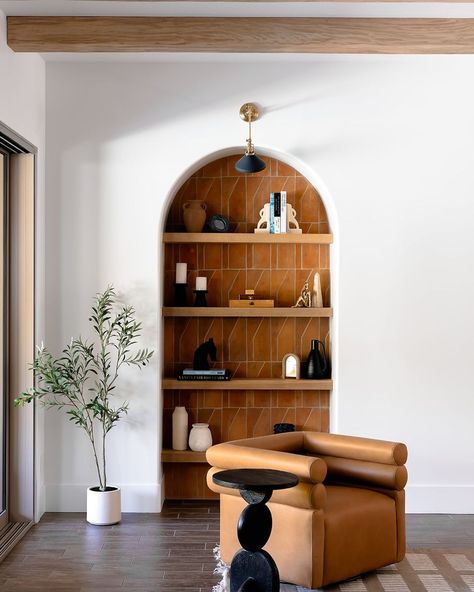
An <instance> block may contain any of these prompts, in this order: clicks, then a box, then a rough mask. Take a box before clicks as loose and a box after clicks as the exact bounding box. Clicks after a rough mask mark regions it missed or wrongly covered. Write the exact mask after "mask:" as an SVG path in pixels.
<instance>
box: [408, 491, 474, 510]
mask: <svg viewBox="0 0 474 592" xmlns="http://www.w3.org/2000/svg"><path fill="white" fill-rule="evenodd" d="M406 512H407V514H474V485H408V486H407V488H406Z"/></svg>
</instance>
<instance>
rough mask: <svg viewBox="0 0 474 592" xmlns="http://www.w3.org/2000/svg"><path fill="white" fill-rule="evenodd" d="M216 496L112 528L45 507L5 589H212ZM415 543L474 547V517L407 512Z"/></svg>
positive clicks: (14, 558)
mask: <svg viewBox="0 0 474 592" xmlns="http://www.w3.org/2000/svg"><path fill="white" fill-rule="evenodd" d="M218 528H219V507H218V504H217V503H216V502H174V503H167V504H166V505H165V507H164V510H163V512H162V513H161V514H124V515H123V520H122V523H121V524H119V525H117V526H112V527H98V526H91V525H88V524H86V522H85V520H84V515H83V514H46V515H45V516H44V517H43V518H42V520H41V522H40V523H39V524H37V525H36V526H34V527H33V529H32V530H31V531H30V532H29V533H28V534H27V535H26V537H25V538H24V539H23V541H22V542H20V543H19V545H18V546H17V547H16V548H15V550H14V551H13V552H12V553H11V554H10V555H9V557H8V558H7V559H6V560H5V561H4V562H3V563H2V564H0V590H2V591H10V590H11V591H15V592H18V591H21V592H28V591H29V590H31V591H38V590H44V591H49V590H51V591H59V590H60V591H62V592H69V591H71V592H72V591H74V592H99V591H100V592H109V591H110V592H112V591H117V589H120V590H127V591H130V592H135V591H136V592H157V591H160V592H161V591H162V592H168V591H169V592H171V591H173V592H181V591H184V592H211V590H212V586H213V585H214V584H216V583H217V578H216V577H215V576H213V575H212V571H213V569H214V566H215V561H214V558H213V555H212V549H213V547H214V546H215V544H216V543H217V542H218V539H219V531H218ZM407 538H408V544H409V547H410V548H411V549H419V548H424V549H426V548H449V549H457V548H459V549H461V548H462V549H466V548H474V516H451V515H411V516H408V517H407Z"/></svg>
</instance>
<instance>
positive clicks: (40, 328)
mask: <svg viewBox="0 0 474 592" xmlns="http://www.w3.org/2000/svg"><path fill="white" fill-rule="evenodd" d="M45 80H46V73H45V64H44V61H43V59H42V58H41V57H40V56H39V55H37V54H18V53H14V52H13V51H12V50H11V49H10V48H9V47H7V44H6V19H5V15H4V14H3V12H2V11H1V10H0V121H1V122H2V123H4V124H6V125H7V126H8V127H10V128H12V129H13V130H14V131H15V132H16V133H18V134H20V135H21V136H23V137H24V138H26V139H27V140H28V141H29V142H31V143H32V144H33V145H34V146H36V148H38V156H37V161H36V162H37V168H36V174H37V178H36V187H37V194H36V215H37V227H36V253H37V260H36V292H37V309H36V329H37V335H38V337H39V336H41V335H42V334H44V232H43V224H42V221H43V219H44V166H45V165H44V162H45V159H44V142H45V94H46V93H45ZM36 417H37V434H36V440H37V442H36V471H37V475H38V479H37V484H36V485H37V489H36V516H37V518H39V516H40V515H41V514H42V513H43V512H44V505H45V500H44V490H43V477H42V475H43V465H44V455H43V452H44V442H43V414H42V411H41V410H38V413H37V415H36Z"/></svg>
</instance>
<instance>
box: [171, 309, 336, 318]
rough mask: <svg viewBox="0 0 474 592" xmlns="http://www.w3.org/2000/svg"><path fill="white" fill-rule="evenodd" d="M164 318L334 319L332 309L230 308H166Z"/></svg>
mask: <svg viewBox="0 0 474 592" xmlns="http://www.w3.org/2000/svg"><path fill="white" fill-rule="evenodd" d="M163 316H164V317H283V318H284V317H332V308H230V307H228V306H223V307H220V306H203V307H201V306H182V307H180V306H165V307H163Z"/></svg>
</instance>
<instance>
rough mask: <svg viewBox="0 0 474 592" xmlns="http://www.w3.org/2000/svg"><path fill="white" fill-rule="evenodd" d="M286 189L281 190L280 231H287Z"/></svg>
mask: <svg viewBox="0 0 474 592" xmlns="http://www.w3.org/2000/svg"><path fill="white" fill-rule="evenodd" d="M287 228H288V227H287V212H286V191H281V192H280V232H286V231H287Z"/></svg>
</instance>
